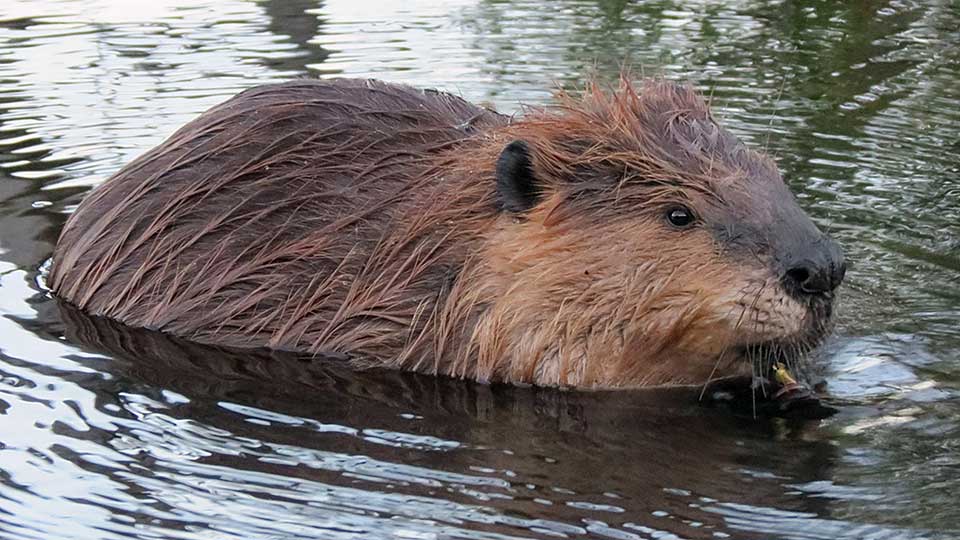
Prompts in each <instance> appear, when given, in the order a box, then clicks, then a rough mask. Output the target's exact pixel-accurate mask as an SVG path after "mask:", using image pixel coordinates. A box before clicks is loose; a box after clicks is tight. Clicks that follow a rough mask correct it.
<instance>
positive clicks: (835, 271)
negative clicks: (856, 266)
mask: <svg viewBox="0 0 960 540" xmlns="http://www.w3.org/2000/svg"><path fill="white" fill-rule="evenodd" d="M785 252H786V253H784V254H783V255H782V259H781V260H782V264H783V267H784V268H785V271H784V273H783V277H782V281H783V286H784V288H785V289H786V290H787V291H788V292H789V293H790V294H791V295H792V296H793V297H794V298H796V299H798V300H801V301H810V300H818V299H821V298H823V297H828V296H830V294H831V293H832V292H833V291H834V290H836V288H837V287H839V286H840V282H842V281H843V276H844V275H845V274H846V271H847V266H846V263H845V262H844V260H843V250H841V249H840V246H839V244H837V243H836V242H834V241H833V240H831V239H830V238H829V237H828V236H826V235H822V234H821V235H819V236H818V238H817V239H816V240H815V241H813V242H806V243H799V242H798V243H795V244H794V245H792V246H790V248H789V249H787V250H785Z"/></svg>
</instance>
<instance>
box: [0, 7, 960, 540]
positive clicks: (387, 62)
mask: <svg viewBox="0 0 960 540" xmlns="http://www.w3.org/2000/svg"><path fill="white" fill-rule="evenodd" d="M625 63H626V64H629V65H630V66H631V69H632V70H633V71H634V72H637V73H644V74H666V75H669V76H676V77H684V78H688V79H691V80H693V81H694V82H695V83H696V84H698V85H699V86H700V87H701V88H702V89H703V90H704V91H705V92H707V93H709V94H710V95H711V99H712V101H713V103H714V104H715V106H716V107H717V108H718V113H719V115H720V116H722V117H723V119H724V121H725V123H726V124H727V125H728V126H730V127H731V128H732V129H734V130H735V131H736V132H737V133H738V134H740V135H741V136H742V137H744V138H746V139H748V140H750V141H751V142H752V143H753V144H755V145H759V146H763V147H766V148H768V149H769V151H770V152H771V153H773V154H775V155H776V156H777V158H778V160H779V162H780V164H781V167H782V168H783V171H784V173H785V176H786V177H787V179H788V181H789V182H790V183H791V185H792V186H793V187H794V189H795V190H796V191H797V193H798V197H799V198H800V200H801V203H802V205H803V206H804V207H806V208H807V209H808V210H809V211H810V212H811V214H812V215H813V216H814V217H815V219H816V220H817V221H818V222H819V223H820V224H821V226H823V227H825V228H827V229H829V230H830V231H831V232H832V233H833V235H834V236H835V237H837V238H838V239H839V240H840V241H841V242H842V243H843V244H844V246H845V248H846V250H847V252H848V255H849V258H850V259H851V260H852V262H853V267H852V269H851V272H850V273H849V278H848V282H847V283H848V286H846V291H845V298H844V306H843V315H842V320H841V321H840V325H839V328H838V330H837V335H836V337H835V339H834V340H833V342H832V343H830V344H829V346H828V347H826V348H825V350H824V351H823V353H822V358H821V359H820V360H821V364H822V370H823V371H824V373H825V375H826V377H827V379H828V381H829V384H830V387H831V389H832V393H833V395H834V396H835V401H836V403H837V404H840V405H842V412H841V413H840V415H838V416H837V417H834V418H832V419H830V420H828V421H826V422H824V423H822V424H819V425H810V424H808V425H792V424H785V423H782V422H773V421H754V420H753V419H751V418H749V417H744V416H738V415H734V414H731V413H730V412H729V411H725V410H718V409H709V408H704V407H700V406H697V405H695V404H693V403H692V402H691V400H690V396H689V395H686V394H683V395H681V394H682V393H678V392H666V391H663V392H645V393H571V392H558V391H546V390H537V389H518V388H512V387H503V386H494V387H487V386H479V385H473V384H467V383H457V382H452V381H446V380H438V379H434V378H425V377H417V376H413V375H409V374H399V373H365V374H355V373H351V372H349V371H345V370H343V369H341V368H340V367H338V366H337V365H336V363H335V362H334V361H329V362H304V361H302V360H298V359H293V358H285V357H282V356H278V355H270V354H253V353H239V352H237V351H224V350H214V349H209V348H200V347H196V346H193V345H191V344H189V343H184V342H179V341H175V340H169V339H166V338H164V337H163V336H158V335H154V334H150V333H146V332H122V331H120V329H118V328H116V327H113V326H111V325H109V324H105V323H103V321H93V320H89V319H85V318H83V317H79V316H77V314H74V313H71V312H69V311H64V312H63V313H61V311H60V309H59V307H58V306H57V304H56V303H55V302H53V301H52V300H51V299H50V298H49V297H48V296H47V295H46V294H45V293H44V292H43V287H42V266H43V265H44V264H45V261H46V260H47V259H48V257H49V255H50V252H51V251H52V246H53V244H54V242H55V240H56V236H57V234H58V233H59V229H60V227H61V226H62V223H63V220H64V217H65V215H66V213H67V212H69V211H70V210H71V209H72V208H73V207H74V206H75V205H76V203H77V202H78V201H79V200H80V198H81V197H82V196H83V194H84V193H86V192H87V191H88V190H89V188H90V187H91V186H93V185H96V184H97V183H99V182H101V181H102V180H103V179H104V178H105V177H106V176H108V175H109V174H110V173H111V172H113V171H115V170H116V169H117V168H118V167H120V166H121V165H122V164H123V163H125V162H127V161H129V160H130V159H132V158H133V157H134V156H136V155H138V154H139V153H141V152H143V151H144V150H146V149H147V148H149V147H150V146H152V145H154V144H156V143H158V142H159V141H161V140H162V139H163V138H164V137H165V136H167V135H169V134H170V133H172V131H173V130H174V129H175V128H176V127H178V126H179V125H181V124H183V123H184V122H186V121H187V120H188V119H190V118H192V117H194V116H195V115H196V114H198V113H199V112H201V111H202V110H204V109H205V108H207V107H209V106H211V105H213V104H214V103H217V102H219V101H221V100H223V99H224V98H225V97H226V96H229V95H231V94H233V93H235V92H237V91H239V90H240V89H242V88H247V87H249V86H252V85H255V84H259V83H263V82H268V81H276V80H283V79H288V78H292V77H301V76H324V77H326V76H334V75H346V76H375V77H380V78H385V79H389V80H395V81H406V82H411V83H414V84H417V85H422V86H439V87H442V88H445V89H448V90H451V91H454V92H458V93H461V94H463V95H464V96H465V97H467V98H468V99H471V100H474V101H487V102H491V103H493V104H495V105H496V106H497V107H498V108H500V109H501V110H503V111H507V112H511V111H515V110H518V109H519V103H520V102H528V103H543V102H545V101H547V100H549V96H550V89H551V88H554V87H555V86H556V85H558V84H559V85H561V86H565V87H570V88H575V87H577V86H579V85H581V84H582V82H583V81H584V80H585V79H586V78H587V77H590V76H594V75H595V76H598V77H600V78H601V79H608V78H611V77H612V76H614V75H615V74H616V73H617V72H618V71H619V70H620V67H621V66H622V65H623V64H625ZM958 81H960V11H958V10H957V8H956V5H955V4H954V3H951V2H949V1H933V2H924V3H911V2H901V1H899V0H893V1H888V2H884V1H880V2H875V1H857V2H840V1H837V2H823V1H798V2H777V3H768V2H761V1H756V0H753V1H734V2H701V3H695V4H689V5H686V4H684V3H681V2H667V1H655V2H643V3H636V2H627V1H623V0H596V1H589V0H563V1H559V2H545V1H540V0H518V1H512V2H511V1H493V0H487V1H484V0H480V1H477V0H474V1H467V0H464V1H459V0H458V1H452V2H426V1H419V0H418V1H406V2H400V1H392V2H375V3H374V2H367V1H363V0H360V1H357V0H351V1H343V0H331V1H321V0H264V1H242V0H205V1H199V2H197V1H192V0H191V1H188V0H151V1H150V2H136V3H134V2H115V1H109V0H95V1H93V2H80V1H78V0H40V1H37V0H6V1H5V2H3V3H2V6H0V537H2V538H16V539H21V538H23V539H27V538H43V539H47V538H71V539H73V538H111V539H121V538H160V537H162V538H244V539H260V538H263V539H267V538H270V539H277V538H388V537H393V538H587V537H589V538H627V539H651V538H690V539H694V538H696V539H699V538H748V539H753V538H757V539H765V538H804V539H811V538H823V539H832V538H903V539H915V538H955V537H957V536H960V516H958V513H957V512H956V509H955V506H956V505H955V502H954V496H953V494H954V493H956V491H957V490H958V489H960V473H958V471H960V443H957V442H956V441H958V440H960V407H958V388H960V362H958V359H960V329H958V325H957V321H958V320H960V292H958V291H960V289H958V288H957V286H956V283H957V282H958V280H960V240H958V239H960V226H958V221H960V181H958V178H960V174H958V173H960V158H958V157H957V155H958V152H960V128H958V126H960V84H958Z"/></svg>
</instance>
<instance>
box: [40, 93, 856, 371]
mask: <svg viewBox="0 0 960 540" xmlns="http://www.w3.org/2000/svg"><path fill="white" fill-rule="evenodd" d="M842 277H843V260H842V255H841V254H840V252H839V249H838V248H837V247H836V245H835V244H833V243H832V242H831V241H830V240H829V239H827V238H826V237H825V236H824V235H822V234H821V233H820V232H819V231H817V229H816V227H815V226H814V225H813V224H812V223H811V222H810V220H809V218H807V216H806V215H805V214H804V213H803V212H802V210H800V209H799V207H798V206H797V205H796V202H795V201H794V199H793V197H792V196H791V195H790V193H789V191H788V190H787V188H786V186H785V185H784V183H783V181H782V180H781V178H780V175H779V173H778V172H777V170H776V167H775V165H774V164H773V162H772V161H771V160H769V158H766V157H764V156H762V155H760V154H757V153H755V152H753V151H751V150H748V149H747V148H746V147H744V146H743V145H742V144H741V143H740V142H739V141H738V140H737V139H736V138H735V137H733V136H732V135H731V134H730V133H728V132H726V131H725V130H723V129H722V128H720V127H719V126H718V125H717V124H716V123H715V121H714V120H713V118H712V117H711V115H710V113H709V111H708V109H707V107H706V105H705V104H704V102H703V100H702V98H700V97H699V96H698V95H697V94H696V93H695V92H694V91H693V90H691V89H690V88H688V87H685V86H679V85H676V84H673V83H669V82H664V81H652V82H648V83H646V84H644V85H643V86H642V87H641V88H640V90H639V91H635V89H634V87H633V86H632V85H629V84H627V83H624V84H623V85H622V86H621V88H620V89H619V90H618V91H616V92H609V93H605V92H602V91H600V90H596V89H594V90H593V91H591V92H588V93H586V95H585V96H584V97H583V98H582V99H579V100H574V99H572V98H569V97H562V98H561V105H560V106H558V107H555V108H548V109H542V110H531V111H530V112H528V113H527V114H526V115H525V116H523V117H522V118H520V119H515V120H511V119H509V118H507V117H505V116H502V115H499V114H497V113H495V112H492V111H489V110H487V109H483V108H480V107H477V106H474V105H471V104H469V103H467V102H465V101H463V100H461V99H459V98H457V97H454V96H450V95H448V94H443V93H438V92H432V91H420V90H416V89H413V88H409V87H405V86H399V85H391V84H385V83H379V82H375V81H358V80H332V81H298V82H292V83H287V84H282V85H273V86H264V87H259V88H254V89H252V90H248V91H246V92H243V93H241V94H240V95H238V96H237V97H235V98H233V99H231V100H229V101H227V102H226V103H224V104H222V105H220V106H218V107H215V108H214V109H211V110H210V111H208V112H207V113H205V114H203V115H202V116H201V117H199V118H198V119H196V120H194V121H193V122H191V123H190V124H188V125H187V126H185V127H184V128H182V129H181V130H180V131H178V132H177V133H176V134H174V135H173V136H172V137H171V138H170V139H168V140H167V141H166V142H164V143H163V144H162V145H161V146H159V147H157V148H155V149H154V150H152V151H150V152H149V153H147V154H146V155H144V156H142V157H141V158H139V159H137V160H136V161H134V162H133V163H131V164H130V165H128V166H127V167H125V168H124V169H123V170H121V171H120V172H119V173H117V174H116V175H115V176H113V177H112V178H110V179H109V180H107V182H105V183H104V184H103V185H101V186H99V187H98V188H97V189H95V190H94V191H93V193H91V194H90V196H88V198H87V199H86V200H84V201H83V202H82V203H81V205H80V206H79V208H78V209H77V211H76V212H75V213H74V214H73V215H72V216H71V217H70V219H69V221H68V223H67V225H66V227H65V228H64V231H63V233H62V235H61V238H60V241H59V243H58V245H57V248H56V251H55V253H54V263H53V268H52V272H51V276H50V280H49V281H50V284H51V287H52V289H53V290H54V292H55V294H57V295H58V296H59V297H61V298H63V299H64V300H66V301H67V302H69V303H71V304H73V305H74V306H76V307H77V308H79V309H81V310H83V311H85V312H87V313H90V314H92V315H96V316H102V317H108V318H111V319H115V320H117V321H120V322H123V323H124V324H127V325H130V326H135V327H144V328H151V329H156V330H160V331H163V332H167V333H170V334H174V335H177V336H181V337H185V338H188V339H191V340H195V341H198V342H202V343H213V344H220V345H228V346H233V347H268V348H275V349H284V350H293V351H298V352H304V353H310V354H322V353H330V352H335V353H342V354H346V355H347V356H348V357H349V358H350V359H351V360H352V361H353V362H354V363H356V364H357V365H383V366H391V367H398V368H402V369H410V370H416V371H421V372H427V373H437V374H446V375H451V376H456V377H464V378H471V379H476V380H483V381H489V380H504V381H511V382H530V383H535V384H539V385H565V386H580V387H638V386H649V385H656V384H671V383H691V384H699V383H704V382H706V381H707V380H708V379H709V378H711V377H717V376H723V375H731V374H736V373H741V372H743V371H744V370H746V371H747V372H749V370H750V363H749V362H745V361H744V360H745V359H749V357H750V356H751V355H752V354H753V353H756V352H757V351H758V350H759V349H765V350H767V351H773V352H774V353H775V354H777V355H779V356H781V357H784V358H786V359H787V360H789V359H790V358H791V357H793V356H795V355H796V354H799V353H801V352H802V351H803V350H806V349H808V348H809V347H811V346H814V345H815V344H816V343H817V342H818V341H819V340H820V339H821V337H822V336H823V335H824V333H825V332H826V329H827V327H828V324H829V321H830V317H831V306H832V300H833V294H834V289H835V288H836V286H837V285H838V284H839V282H840V280H841V279H842Z"/></svg>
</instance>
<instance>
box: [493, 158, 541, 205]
mask: <svg viewBox="0 0 960 540" xmlns="http://www.w3.org/2000/svg"><path fill="white" fill-rule="evenodd" d="M540 195H541V192H540V185H539V182H538V181H537V178H536V176H534V173H533V161H532V160H531V159H530V147H529V146H528V145H527V143H526V142H524V141H513V142H512V143H510V144H508V145H507V146H506V147H504V149H503V151H502V152H500V157H499V158H498V159H497V197H498V199H499V202H500V207H501V208H503V209H505V210H509V211H511V212H523V211H526V210H529V209H531V208H533V207H534V206H535V205H536V204H537V202H539V201H540Z"/></svg>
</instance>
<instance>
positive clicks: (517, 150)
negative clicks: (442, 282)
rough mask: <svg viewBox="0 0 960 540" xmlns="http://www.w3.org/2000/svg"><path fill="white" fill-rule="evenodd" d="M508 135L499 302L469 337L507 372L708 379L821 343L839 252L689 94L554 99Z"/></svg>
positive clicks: (492, 246) (656, 89) (658, 85)
mask: <svg viewBox="0 0 960 540" xmlns="http://www.w3.org/2000/svg"><path fill="white" fill-rule="evenodd" d="M506 137H508V138H505V139H501V141H500V143H499V145H500V148H502V150H500V154H499V158H498V160H497V166H496V176H497V194H498V198H499V204H500V207H501V211H502V215H501V218H499V223H498V226H497V228H496V231H495V232H494V233H492V234H491V236H490V239H489V240H490V241H489V243H488V248H487V250H488V253H487V255H488V257H487V258H486V260H487V261H488V264H489V268H490V269H491V270H492V272H493V274H494V275H496V276H497V280H498V283H499V287H500V290H499V294H500V295H501V298H500V299H499V300H498V301H497V302H496V303H495V305H494V306H493V307H492V308H491V310H492V312H491V313H488V314H487V319H486V322H485V323H484V324H486V325H487V326H486V327H481V328H479V329H478V332H484V331H486V332H490V333H497V334H498V335H499V336H500V337H499V338H498V339H499V341H498V343H501V346H499V347H497V351H496V354H500V355H505V356H509V357H512V358H511V360H510V362H509V366H508V367H507V366H504V365H503V364H499V367H497V368H496V369H497V370H498V371H506V373H502V374H503V375H506V376H509V377H510V378H511V379H513V380H531V381H535V382H538V383H541V384H582V385H591V384H595V385H601V386H634V385H645V384H658V383H703V382H706V381H707V379H709V378H710V377H711V376H714V377H718V376H722V375H728V374H733V373H736V372H741V371H743V370H747V371H749V369H750V365H751V364H750V361H752V360H756V359H757V357H758V356H759V353H760V352H763V353H764V356H765V357H767V358H769V357H770V355H776V356H778V357H779V358H781V359H782V358H786V359H787V360H790V359H793V358H796V357H799V356H800V355H802V354H803V353H804V352H806V351H807V350H808V349H809V348H811V347H813V346H815V345H816V344H818V343H819V342H820V341H821V340H822V338H823V337H824V335H825V333H826V332H827V330H828V328H829V326H830V324H829V323H830V320H831V313H832V308H833V303H834V298H835V295H836V289H837V286H838V285H839V284H840V282H841V280H842V279H843V276H844V270H845V266H844V260H843V254H842V252H841V250H840V248H839V247H838V245H837V244H836V243H834V242H833V241H832V240H831V239H830V238H828V237H827V236H826V235H825V234H823V233H822V232H821V231H819V230H818V229H817V227H816V226H815V225H814V224H813V222H812V221H811V220H810V218H809V217H808V216H807V215H806V214H805V213H804V211H803V210H801V209H800V207H799V206H798V205H797V202H796V200H795V198H794V196H793V195H792V194H791V193H790V191H789V190H788V188H787V186H786V185H785V183H784V181H783V179H782V178H781V175H780V173H779V172H778V170H777V167H776V165H775V164H774V162H773V161H772V160H771V159H770V158H768V157H766V156H765V155H763V154H761V153H758V152H756V151H753V150H751V149H748V148H747V147H746V146H744V144H743V143H742V142H741V141H739V140H738V139H737V137H735V136H734V135H733V134H731V133H730V132H729V131H727V130H725V129H724V128H722V127H720V126H719V125H718V124H717V122H716V120H715V119H714V118H713V116H712V115H711V113H710V111H709V108H708V106H707V104H706V103H705V102H704V100H703V99H702V97H701V96H699V95H698V94H697V93H696V92H695V91H694V90H693V89H691V88H690V87H687V86H681V85H677V84H674V83H669V82H665V81H653V82H648V83H646V84H645V85H644V86H643V87H642V88H640V89H639V90H635V89H634V87H633V86H632V85H630V84H628V83H624V84H622V85H621V88H620V89H619V90H618V91H616V92H610V93H606V92H603V91H600V90H592V91H590V92H587V93H586V95H585V97H583V98H582V99H576V100H575V99H573V98H569V97H563V98H562V99H561V104H560V106H558V107H555V108H550V109H545V110H535V111H531V112H530V113H529V114H528V115H526V116H525V117H524V119H523V120H521V121H517V122H515V123H514V124H512V125H511V126H510V127H509V128H508V129H507V132H506ZM508 141H509V142H508ZM481 356H482V355H481ZM492 365H493V364H492V363H491V367H492ZM488 375H490V376H495V375H496V374H495V373H489V374H488Z"/></svg>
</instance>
